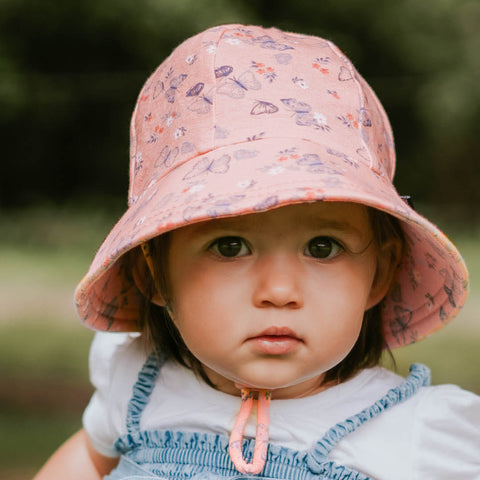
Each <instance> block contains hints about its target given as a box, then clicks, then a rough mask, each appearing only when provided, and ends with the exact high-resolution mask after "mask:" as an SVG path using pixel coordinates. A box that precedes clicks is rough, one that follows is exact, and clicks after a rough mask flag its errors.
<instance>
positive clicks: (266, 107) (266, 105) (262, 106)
mask: <svg viewBox="0 0 480 480" xmlns="http://www.w3.org/2000/svg"><path fill="white" fill-rule="evenodd" d="M276 112H278V107H277V106H276V105H274V104H273V103H270V102H263V101H261V100H257V103H256V104H255V105H254V106H253V108H252V110H251V111H250V115H262V114H264V113H276Z"/></svg>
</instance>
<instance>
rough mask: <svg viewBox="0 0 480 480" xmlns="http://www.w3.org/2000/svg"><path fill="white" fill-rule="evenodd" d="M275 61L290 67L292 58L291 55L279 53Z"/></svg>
mask: <svg viewBox="0 0 480 480" xmlns="http://www.w3.org/2000/svg"><path fill="white" fill-rule="evenodd" d="M275 60H276V61H277V62H278V63H279V64H280V65H288V64H289V63H290V62H291V61H292V56H291V55H290V54H289V53H277V54H276V55H275Z"/></svg>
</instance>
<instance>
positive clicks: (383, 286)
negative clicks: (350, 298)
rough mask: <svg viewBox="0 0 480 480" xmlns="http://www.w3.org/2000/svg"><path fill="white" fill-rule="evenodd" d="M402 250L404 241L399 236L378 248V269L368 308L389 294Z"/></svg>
mask: <svg viewBox="0 0 480 480" xmlns="http://www.w3.org/2000/svg"><path fill="white" fill-rule="evenodd" d="M402 250H403V248H402V241H401V240H400V239H398V238H395V239H392V240H389V241H388V242H386V243H384V244H383V245H382V246H380V247H379V248H378V249H377V270H376V272H375V278H374V279H373V284H372V288H371V290H370V296H369V299H368V303H367V308H366V310H368V309H370V308H372V307H374V306H375V305H377V304H378V303H380V302H381V301H382V300H383V298H384V297H385V295H387V293H388V291H389V290H390V287H391V284H392V281H393V277H394V276H395V272H396V270H397V267H398V265H399V263H400V261H401V258H402Z"/></svg>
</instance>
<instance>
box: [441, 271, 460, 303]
mask: <svg viewBox="0 0 480 480" xmlns="http://www.w3.org/2000/svg"><path fill="white" fill-rule="evenodd" d="M440 275H441V276H442V277H443V278H444V279H445V283H444V284H443V291H444V292H445V293H446V294H447V298H448V302H449V303H450V305H451V306H452V307H453V308H456V307H457V304H456V302H455V282H454V280H453V278H452V276H451V275H450V273H449V272H448V271H447V270H446V269H442V270H440Z"/></svg>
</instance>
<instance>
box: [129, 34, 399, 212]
mask: <svg viewBox="0 0 480 480" xmlns="http://www.w3.org/2000/svg"><path fill="white" fill-rule="evenodd" d="M292 72H293V73H292ZM288 137H291V138H303V139H305V140H308V141H311V142H313V143H317V144H323V145H328V150H327V155H331V156H333V157H341V158H343V159H344V165H345V166H346V167H345V168H347V166H351V167H353V168H355V166H356V165H358V163H359V162H361V163H364V164H367V165H368V166H369V167H370V168H371V169H372V170H373V171H375V172H376V173H377V174H379V175H380V176H381V177H383V178H385V181H386V182H391V180H392V177H393V173H394V169H395V152H394V146H393V137H392V132H391V128H390V124H389V122H388V119H387V116H386V114H385V112H384V110H383V108H382V106H381V104H380V102H379V101H378V99H377V97H376V96H375V94H374V93H373V91H372V90H371V88H370V87H369V86H368V84H367V83H366V82H365V81H364V80H363V78H362V77H361V76H360V75H359V74H358V72H357V71H356V69H355V68H354V67H353V65H352V64H351V62H350V61H349V60H348V58H346V57H345V55H344V54H343V53H342V52H341V51H340V50H339V49H338V48H337V47H336V46H335V45H333V44H332V43H331V42H329V41H327V40H323V39H321V38H318V37H312V36H305V35H298V34H291V33H285V32H282V31H280V30H277V29H275V28H270V29H264V28H261V27H244V26H242V25H225V26H221V27H215V28H212V29H209V30H206V31H205V32H202V33H201V34H198V35H196V36H194V37H192V38H189V39H188V40H186V41H185V42H184V43H182V44H181V45H180V46H178V47H177V48H176V49H175V50H174V51H173V52H172V54H171V55H170V56H169V57H168V58H167V59H166V60H165V61H164V62H163V63H162V64H161V65H160V66H159V67H158V68H157V70H156V71H155V72H154V73H153V74H152V75H151V76H150V78H149V79H148V80H147V82H146V83H145V85H144V87H143V88H142V90H141V92H140V95H139V97H138V100H137V104H136V107H135V111H134V114H133V117H132V123H131V152H130V155H131V168H130V193H129V203H130V204H133V203H135V201H136V199H137V198H138V197H139V196H140V195H141V194H142V193H144V192H145V191H146V190H148V189H149V188H150V187H151V186H152V185H155V184H156V183H157V182H158V181H159V180H160V179H161V178H163V177H164V176H165V175H167V174H168V173H169V172H170V171H171V170H173V169H176V168H177V167H178V166H180V165H183V164H185V163H186V162H188V161H189V160H191V159H195V158H197V157H198V155H200V154H205V153H207V152H212V153H211V157H208V158H207V159H206V161H205V162H204V164H203V168H221V165H222V162H224V161H226V159H225V158H223V159H222V156H221V155H219V156H218V157H217V156H215V150H217V149H219V148H221V147H223V146H226V145H235V144H242V143H245V142H248V141H252V142H254V141H256V140H263V139H275V138H283V139H284V138H288ZM284 153H285V155H290V156H291V155H295V152H284ZM279 154H281V152H279ZM208 162H210V163H208ZM198 168H201V166H200V167H198ZM179 188H181V186H179Z"/></svg>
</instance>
